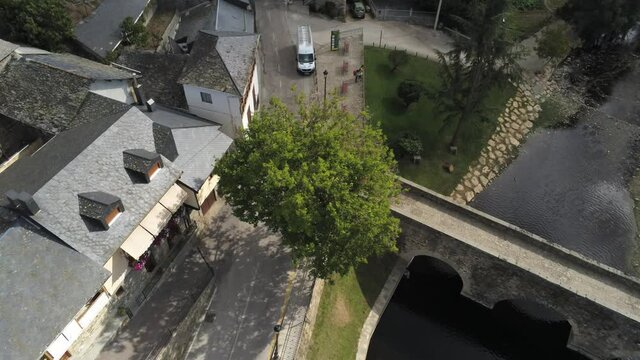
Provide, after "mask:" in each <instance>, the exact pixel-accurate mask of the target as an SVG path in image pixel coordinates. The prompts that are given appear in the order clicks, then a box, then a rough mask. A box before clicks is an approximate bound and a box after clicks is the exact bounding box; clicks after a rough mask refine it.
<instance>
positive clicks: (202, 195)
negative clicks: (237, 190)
mask: <svg viewBox="0 0 640 360" xmlns="http://www.w3.org/2000/svg"><path fill="white" fill-rule="evenodd" d="M218 181H220V176H218V175H212V176H209V178H208V179H207V181H205V182H204V184H202V187H201V188H200V191H198V194H196V197H197V199H198V204H199V205H202V203H203V202H204V200H205V199H206V198H207V196H209V194H211V192H212V191H213V189H214V188H215V187H216V185H218Z"/></svg>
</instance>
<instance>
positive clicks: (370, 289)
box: [307, 254, 397, 360]
mask: <svg viewBox="0 0 640 360" xmlns="http://www.w3.org/2000/svg"><path fill="white" fill-rule="evenodd" d="M396 260H397V255H395V254H388V255H385V256H383V257H381V258H374V259H371V260H369V263H368V264H364V265H362V266H360V267H359V268H358V269H357V270H355V271H354V270H351V271H350V272H349V273H348V274H347V275H345V276H342V277H339V276H336V277H334V278H333V279H331V280H332V281H333V283H330V281H327V282H326V283H325V286H324V291H323V292H322V299H321V300H320V305H319V308H318V315H317V317H316V324H315V327H314V330H313V341H312V343H311V348H310V349H309V353H308V354H309V355H308V356H307V358H308V359H309V360H333V359H335V360H342V359H354V358H355V357H356V352H357V350H358V339H359V338H360V330H361V329H362V325H363V324H364V321H365V320H366V319H367V316H368V315H369V312H370V311H371V307H372V306H373V304H374V303H375V301H376V298H377V297H378V294H379V293H380V290H381V289H382V286H383V285H384V283H385V281H386V280H387V277H388V276H389V273H390V272H391V269H392V268H393V265H394V264H395V262H396Z"/></svg>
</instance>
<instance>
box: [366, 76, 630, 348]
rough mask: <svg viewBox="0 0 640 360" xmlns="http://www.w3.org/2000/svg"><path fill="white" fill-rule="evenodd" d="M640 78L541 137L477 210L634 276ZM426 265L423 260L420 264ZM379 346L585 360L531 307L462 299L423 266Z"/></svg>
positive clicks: (556, 323) (405, 288)
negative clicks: (632, 185) (633, 184)
mask: <svg viewBox="0 0 640 360" xmlns="http://www.w3.org/2000/svg"><path fill="white" fill-rule="evenodd" d="M639 139H640V71H638V70H637V69H636V71H634V72H632V73H631V74H628V75H627V76H625V77H624V78H623V79H622V80H621V81H619V82H618V83H617V85H616V86H615V87H614V90H613V93H612V96H611V97H610V99H609V101H608V102H607V103H605V104H604V105H602V106H601V107H600V108H599V109H598V110H597V111H591V112H589V113H587V114H585V115H584V116H583V117H581V118H580V120H579V121H578V122H577V125H576V126H575V127H573V128H569V129H554V130H547V129H541V130H538V131H537V132H536V133H534V134H533V135H532V136H530V137H529V139H528V140H527V141H526V143H525V144H524V145H523V147H522V148H521V149H520V155H519V156H518V158H517V159H516V160H515V161H514V162H513V163H512V164H511V165H510V166H509V167H508V168H507V169H506V170H505V171H504V172H503V174H502V175H501V176H500V177H498V178H497V179H496V180H495V181H494V182H493V183H492V184H491V185H490V186H489V187H488V188H487V189H486V190H485V191H484V192H482V193H481V194H480V195H478V197H477V198H476V199H475V200H474V202H473V203H472V204H471V205H472V206H473V207H475V208H477V209H479V210H482V211H484V212H487V213H489V214H491V215H494V216H496V217H498V218H501V219H503V220H506V221H508V222H510V223H512V224H515V225H517V226H520V227H522V228H524V229H526V230H528V231H531V232H533V233H535V234H538V235H540V236H542V237H544V238H546V239H548V240H550V241H552V242H555V243H558V244H560V245H562V246H564V247H566V248H569V249H572V250H575V251H578V252H580V253H582V254H584V255H587V256H589V257H591V258H593V259H595V260H597V261H600V262H603V263H605V264H608V265H611V266H613V267H615V268H618V269H620V270H622V271H626V272H627V271H629V270H630V266H629V260H630V255H631V253H632V250H633V247H634V246H636V244H635V237H636V232H637V229H636V222H635V219H634V214H633V206H634V203H633V199H632V198H631V195H630V193H629V191H628V189H627V184H628V181H629V179H630V177H631V175H632V174H633V172H634V170H635V169H636V167H637V160H638V153H637V149H638V146H637V145H638V140H639ZM417 259H418V258H417ZM411 267H412V271H411V276H410V278H409V279H403V280H402V282H401V283H400V284H399V286H398V289H397V290H396V292H395V294H394V296H393V298H392V300H391V302H390V303H389V305H388V307H387V309H386V310H385V312H384V314H383V316H382V318H381V319H380V323H379V325H378V327H377V328H376V331H375V333H374V335H373V338H372V340H371V344H370V347H369V352H368V357H367V359H368V360H382V359H385V360H386V359H390V360H395V359H429V360H445V359H447V360H449V359H451V360H458V359H460V360H466V359H473V360H475V359H478V360H484V359H505V360H515V359H522V360H533V359H536V360H538V359H562V360H565V359H566V360H572V359H586V358H585V357H582V356H581V355H580V354H577V353H575V352H573V351H570V350H568V349H567V348H566V347H565V346H564V344H566V340H567V336H568V329H567V327H568V326H569V325H568V323H566V322H565V321H563V319H562V316H561V315H560V314H556V313H554V312H551V311H549V310H547V309H543V308H540V307H539V306H536V305H535V304H531V303H527V302H504V303H499V304H497V305H496V306H495V307H494V309H493V310H490V309H487V308H484V307H483V306H481V305H479V304H476V303H474V302H473V301H471V300H468V299H466V298H464V297H462V296H460V295H459V289H460V288H461V286H462V284H461V280H460V279H459V277H458V276H457V274H455V271H453V270H452V269H451V268H447V266H446V265H443V263H439V262H438V261H436V260H429V261H424V260H420V261H416V260H414V262H413V263H412V265H411Z"/></svg>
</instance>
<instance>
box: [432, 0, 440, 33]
mask: <svg viewBox="0 0 640 360" xmlns="http://www.w3.org/2000/svg"><path fill="white" fill-rule="evenodd" d="M441 8H442V0H440V2H438V11H437V12H436V21H435V23H434V24H433V30H438V20H440V9H441Z"/></svg>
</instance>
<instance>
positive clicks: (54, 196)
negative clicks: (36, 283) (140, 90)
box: [0, 108, 180, 264]
mask: <svg viewBox="0 0 640 360" xmlns="http://www.w3.org/2000/svg"><path fill="white" fill-rule="evenodd" d="M130 148H140V149H147V150H149V151H153V150H154V149H155V141H154V131H153V122H152V121H151V120H150V119H149V118H148V117H146V116H145V115H144V114H143V113H142V112H140V110H138V109H137V108H131V109H130V110H129V111H127V112H126V113H124V114H123V115H122V116H121V117H120V118H119V119H117V120H116V121H115V122H114V123H113V124H112V125H111V126H110V127H108V128H107V129H106V130H105V131H104V132H103V133H102V134H100V135H99V136H98V137H97V138H96V139H95V140H94V141H93V142H92V143H90V144H89V145H88V146H87V147H86V148H85V149H84V150H82V151H81V152H80V153H79V154H78V155H77V156H76V157H75V158H73V159H72V160H71V161H69V162H68V164H67V165H66V166H64V167H62V168H61V169H60V170H59V171H58V172H57V173H56V174H55V175H54V176H53V177H51V179H50V180H49V181H48V182H46V183H45V184H44V185H43V186H42V187H41V188H40V189H38V190H37V191H36V192H35V194H34V195H33V198H34V199H35V201H36V202H37V203H38V205H39V206H40V209H41V210H40V212H39V213H37V214H36V215H34V216H32V219H34V220H35V221H36V222H38V223H39V224H40V225H42V226H43V227H45V228H46V229H47V230H48V231H50V232H51V233H53V234H54V235H55V236H57V237H58V238H60V239H63V240H64V242H65V243H67V244H68V245H69V246H71V247H72V248H74V249H76V250H77V251H79V252H80V253H82V254H84V255H86V256H87V257H89V258H90V259H92V260H94V261H95V262H97V263H99V264H104V263H106V261H107V260H108V259H109V258H110V257H111V255H113V253H114V252H115V250H116V249H117V248H118V247H120V245H122V243H123V242H124V240H125V239H126V238H127V237H128V236H129V235H130V234H131V232H132V231H133V230H134V229H135V227H136V226H138V224H139V223H140V222H141V221H142V219H143V218H144V217H145V216H146V215H147V214H148V213H149V211H150V210H151V208H152V207H153V206H154V205H156V203H157V202H158V201H159V200H160V198H161V197H162V196H163V195H164V194H165V193H166V192H167V190H168V189H169V188H170V187H171V186H172V185H173V184H174V183H175V182H176V180H177V179H178V178H179V177H180V171H179V170H178V168H177V167H176V166H174V165H173V164H172V163H171V162H169V161H167V160H165V159H163V163H164V167H163V168H161V169H160V170H158V173H157V174H156V175H155V177H154V178H153V180H152V181H151V182H150V183H148V184H147V183H140V182H134V181H133V180H132V179H131V178H130V176H129V174H128V172H127V171H126V169H125V167H124V163H123V158H122V151H124V150H127V149H130ZM40 151H42V150H40ZM1 176H2V175H1V174H0V177H1ZM91 191H104V192H106V193H109V194H112V195H114V196H117V197H118V198H120V199H121V200H122V203H123V205H124V207H125V209H126V211H124V212H123V213H122V215H121V216H120V217H119V218H118V220H117V221H116V222H114V223H113V224H112V225H111V227H110V228H109V230H105V231H95V229H92V228H90V227H88V226H87V224H86V223H85V222H84V221H83V219H82V217H81V216H80V213H79V211H78V194H79V193H85V192H91Z"/></svg>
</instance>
